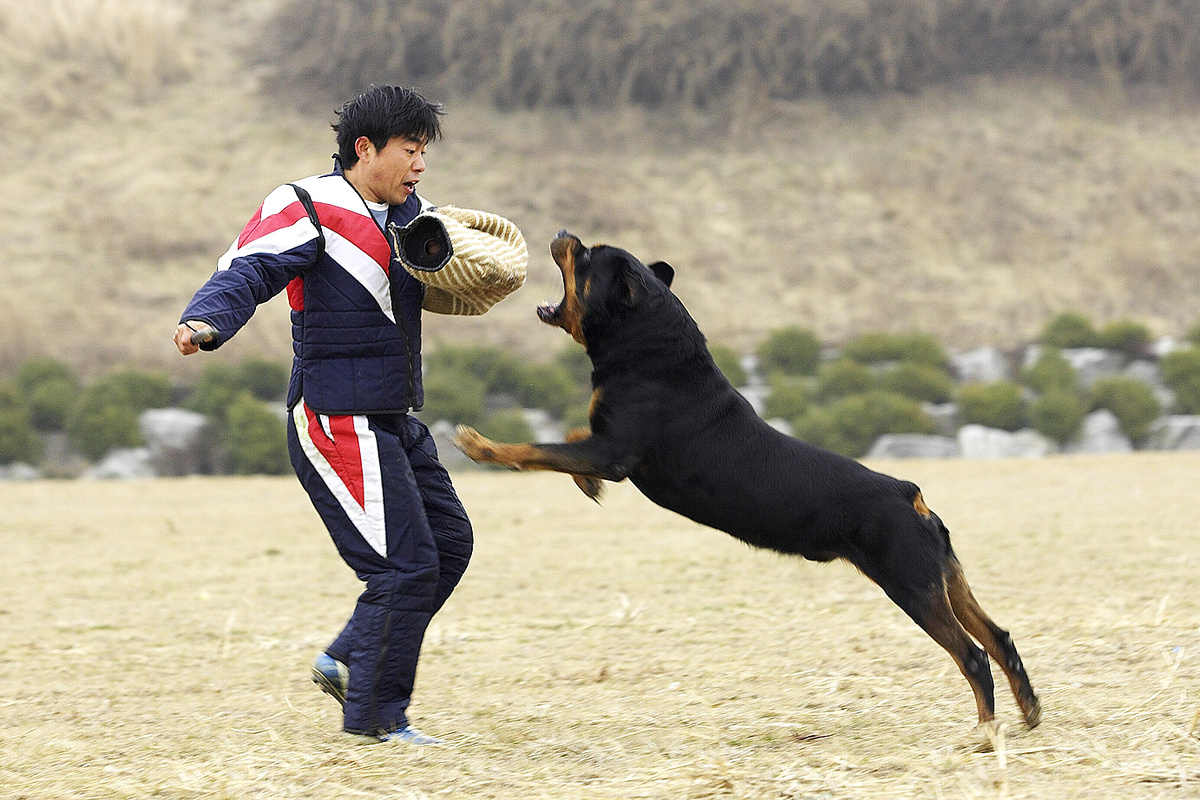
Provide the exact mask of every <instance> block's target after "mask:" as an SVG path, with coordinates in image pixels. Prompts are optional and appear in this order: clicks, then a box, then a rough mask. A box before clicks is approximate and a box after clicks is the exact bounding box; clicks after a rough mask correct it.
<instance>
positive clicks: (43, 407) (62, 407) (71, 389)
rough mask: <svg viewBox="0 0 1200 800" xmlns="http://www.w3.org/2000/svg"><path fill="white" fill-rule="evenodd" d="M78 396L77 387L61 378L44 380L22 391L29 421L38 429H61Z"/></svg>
mask: <svg viewBox="0 0 1200 800" xmlns="http://www.w3.org/2000/svg"><path fill="white" fill-rule="evenodd" d="M78 398H79V387H78V386H76V385H75V384H74V383H69V382H67V381H65V380H61V379H51V380H47V381H44V382H42V383H39V384H38V385H37V386H35V387H34V388H33V389H32V390H31V391H29V392H27V393H23V399H24V401H25V405H26V407H27V408H28V409H29V421H30V422H31V423H32V425H33V427H34V428H36V429H37V430H39V431H60V430H62V429H63V426H65V425H66V424H67V418H68V417H69V416H70V414H71V409H72V408H73V407H74V405H75V401H76V400H77V399H78Z"/></svg>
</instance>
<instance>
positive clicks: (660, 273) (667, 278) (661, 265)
mask: <svg viewBox="0 0 1200 800" xmlns="http://www.w3.org/2000/svg"><path fill="white" fill-rule="evenodd" d="M646 267H647V268H648V269H649V270H650V271H651V272H653V273H654V274H655V276H657V277H658V279H659V280H660V281H662V282H663V283H665V284H666V285H667V286H670V285H671V281H673V280H674V279H675V269H674V267H672V266H671V265H670V264H668V263H667V262H665V261H655V262H654V263H653V264H647V265H646Z"/></svg>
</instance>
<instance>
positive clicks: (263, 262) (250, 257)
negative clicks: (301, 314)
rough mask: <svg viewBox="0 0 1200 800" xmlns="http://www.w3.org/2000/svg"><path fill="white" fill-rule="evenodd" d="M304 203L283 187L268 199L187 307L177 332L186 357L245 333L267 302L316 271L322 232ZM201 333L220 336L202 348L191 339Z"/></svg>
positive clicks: (213, 347) (178, 341)
mask: <svg viewBox="0 0 1200 800" xmlns="http://www.w3.org/2000/svg"><path fill="white" fill-rule="evenodd" d="M301 205H302V204H301V203H300V201H299V199H298V197H297V195H296V193H295V190H294V189H293V187H291V186H281V187H279V188H277V189H276V190H275V191H274V192H272V193H271V194H270V195H268V196H267V199H266V200H264V201H263V205H262V206H260V207H259V210H258V212H257V213H255V215H254V216H253V217H252V218H251V220H250V222H249V223H247V225H246V227H245V229H244V230H243V231H242V233H241V235H239V236H238V238H237V240H236V241H235V242H234V243H233V245H232V246H231V247H230V248H229V251H228V252H226V253H225V255H224V256H222V257H221V259H220V260H219V261H218V265H217V271H216V272H215V273H213V275H212V277H211V278H209V279H208V281H207V282H206V283H205V284H204V285H203V286H201V287H200V289H199V291H197V292H196V294H195V295H194V296H193V297H192V299H191V302H189V303H188V305H187V308H185V309H184V311H183V315H182V316H181V317H180V322H179V326H178V327H177V328H176V329H175V345H176V347H178V348H179V352H180V353H183V354H184V355H191V354H192V353H194V352H196V349H204V350H213V349H216V348H217V347H220V346H221V345H222V344H224V343H225V342H226V341H228V340H229V339H231V338H233V336H234V334H236V333H237V332H238V331H239V330H241V329H242V326H244V325H245V324H246V323H247V322H248V321H249V320H250V317H251V316H253V314H254V311H255V309H256V308H258V306H259V305H260V304H261V303H265V302H266V301H267V300H270V299H271V298H272V297H274V296H275V295H277V294H279V292H281V291H283V289H284V287H286V286H287V285H288V283H289V282H291V281H292V279H294V278H297V277H300V276H302V275H304V273H305V272H307V271H308V270H309V269H311V268H312V266H313V265H314V264H315V262H316V260H317V251H318V232H317V229H316V228H315V227H314V226H313V225H312V223H311V222H310V221H309V219H308V215H307V213H306V212H305V211H304V209H303V208H301ZM297 211H298V213H296V212H297ZM199 329H211V330H213V331H215V332H216V337H215V338H214V339H213V340H212V341H211V343H204V344H203V345H202V346H198V345H197V344H196V343H193V342H192V341H191V337H192V334H193V332H194V331H196V330H199ZM193 348H195V349H193Z"/></svg>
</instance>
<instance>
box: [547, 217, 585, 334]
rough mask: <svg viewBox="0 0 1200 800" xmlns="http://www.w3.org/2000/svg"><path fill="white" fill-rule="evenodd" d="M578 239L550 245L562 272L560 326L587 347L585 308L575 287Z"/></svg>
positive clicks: (551, 252)
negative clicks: (584, 324)
mask: <svg viewBox="0 0 1200 800" xmlns="http://www.w3.org/2000/svg"><path fill="white" fill-rule="evenodd" d="M578 243H579V240H578V239H575V238H573V237H564V238H561V239H555V240H554V241H553V242H551V243H550V254H551V255H552V256H554V263H556V264H558V268H559V269H560V270H562V276H563V302H562V306H560V307H559V312H558V323H557V324H558V326H559V327H560V328H562V329H563V330H564V331H566V332H567V333H569V334H570V335H571V338H572V339H574V340H575V341H577V342H579V343H580V344H581V345H583V346H584V347H587V341H586V340H585V339H584V337H583V306H582V304H581V303H580V300H579V296H578V295H577V294H576V286H575V245H576V244H578Z"/></svg>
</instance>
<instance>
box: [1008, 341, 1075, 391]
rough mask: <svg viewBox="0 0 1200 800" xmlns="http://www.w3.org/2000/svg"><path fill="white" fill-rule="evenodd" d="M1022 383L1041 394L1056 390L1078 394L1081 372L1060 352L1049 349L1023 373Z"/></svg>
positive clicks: (1043, 351) (1045, 349)
mask: <svg viewBox="0 0 1200 800" xmlns="http://www.w3.org/2000/svg"><path fill="white" fill-rule="evenodd" d="M1021 382H1022V383H1024V384H1025V385H1026V386H1028V387H1030V388H1031V389H1033V390H1034V391H1037V392H1040V393H1046V392H1050V391H1053V390H1056V389H1057V390H1059V391H1064V392H1077V391H1078V390H1079V372H1078V371H1077V370H1076V369H1075V368H1074V367H1072V366H1071V364H1070V362H1068V361H1067V360H1066V359H1065V358H1063V355H1062V353H1061V352H1060V351H1059V350H1057V349H1054V348H1049V347H1047V348H1044V349H1043V350H1042V353H1041V355H1039V356H1038V360H1037V361H1035V362H1034V363H1033V364H1031V365H1030V366H1028V367H1026V368H1025V369H1024V370H1023V371H1022V372H1021Z"/></svg>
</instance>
